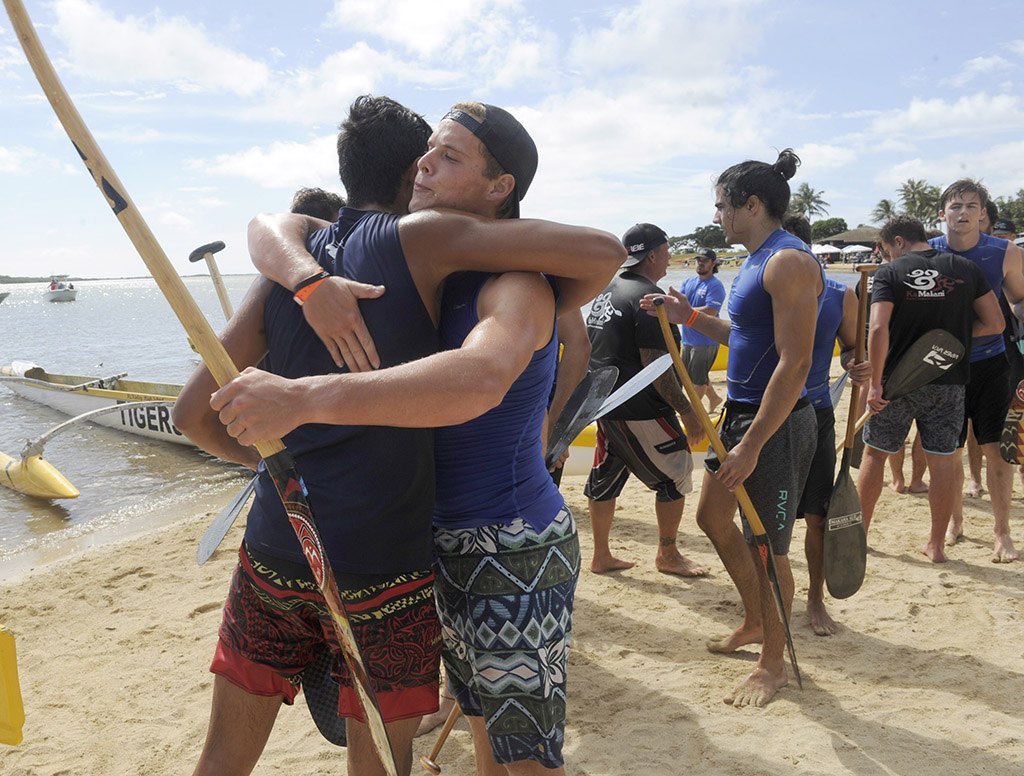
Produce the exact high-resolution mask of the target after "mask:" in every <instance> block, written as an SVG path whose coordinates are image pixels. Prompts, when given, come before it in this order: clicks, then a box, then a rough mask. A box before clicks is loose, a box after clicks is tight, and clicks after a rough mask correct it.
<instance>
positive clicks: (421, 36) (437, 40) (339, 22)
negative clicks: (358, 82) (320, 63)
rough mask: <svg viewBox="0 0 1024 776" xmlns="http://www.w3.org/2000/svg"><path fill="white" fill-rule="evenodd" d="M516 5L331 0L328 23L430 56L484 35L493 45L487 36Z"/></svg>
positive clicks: (498, 0)
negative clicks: (332, 2) (470, 38)
mask: <svg viewBox="0 0 1024 776" xmlns="http://www.w3.org/2000/svg"><path fill="white" fill-rule="evenodd" d="M518 6H519V4H518V3H517V2H514V1H509V0H433V2H430V3H425V2H423V1H422V0H390V2H387V3H368V2H365V0H335V2H334V8H333V9H332V10H331V12H330V14H328V17H327V21H326V24H327V25H328V26H335V27H340V28H342V29H345V30H356V31H359V32H365V33H370V34H371V35H375V36H379V37H381V38H383V39H384V40H387V41H390V42H392V43H396V44H398V45H399V46H402V47H403V48H405V49H406V50H408V51H410V52H413V53H414V54H416V55H418V56H421V57H428V56H432V55H435V54H439V53H442V52H445V53H447V52H448V50H451V49H454V50H459V49H461V48H463V47H464V45H465V41H464V40H462V41H460V40H459V39H460V37H461V38H465V37H470V36H472V37H476V38H477V39H478V40H479V37H480V36H481V34H483V35H484V36H486V37H487V38H489V39H490V40H491V42H497V39H496V38H492V37H491V34H492V33H493V32H494V31H497V30H500V29H502V28H503V26H504V25H503V20H504V19H505V16H504V14H503V12H514V11H516V10H518Z"/></svg>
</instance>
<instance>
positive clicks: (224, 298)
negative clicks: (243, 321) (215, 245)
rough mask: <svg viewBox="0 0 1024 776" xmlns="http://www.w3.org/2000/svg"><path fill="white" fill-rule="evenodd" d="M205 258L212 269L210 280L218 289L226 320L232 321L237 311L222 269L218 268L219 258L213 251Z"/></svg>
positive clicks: (218, 296)
mask: <svg viewBox="0 0 1024 776" xmlns="http://www.w3.org/2000/svg"><path fill="white" fill-rule="evenodd" d="M203 258H204V259H206V266H207V267H208V268H209V270H210V280H212V281H213V287H214V288H215V289H217V298H218V299H219V300H220V309H221V310H223V311H224V320H226V321H230V320H231V316H232V315H234V314H235V311H234V310H233V309H232V307H231V300H230V299H229V298H228V290H227V288H225V287H224V278H222V277H221V276H220V270H219V269H218V268H217V260H216V259H215V258H213V254H212V253H207V254H206V255H205V256H203Z"/></svg>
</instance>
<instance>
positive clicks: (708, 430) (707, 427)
mask: <svg viewBox="0 0 1024 776" xmlns="http://www.w3.org/2000/svg"><path fill="white" fill-rule="evenodd" d="M654 309H655V311H657V313H658V323H659V324H660V325H661V335H662V337H664V338H665V347H667V348H668V352H669V354H670V355H671V356H672V366H674V367H675V370H676V374H677V375H678V376H679V382H680V383H682V386H683V390H684V391H686V398H687V399H689V400H690V406H691V407H692V408H693V411H694V412H695V413H696V414H697V418H698V420H700V425H701V427H702V428H703V429H704V433H705V434H707V435H708V444H709V445H711V449H712V450H714V451H715V455H717V456H718V460H719V461H724V460H725V456H726V454H727V451H726V449H725V445H724V444H722V439H721V437H719V436H718V430H717V429H716V428H715V424H714V423H712V422H711V416H709V415H708V411H707V410H706V409H704V403H703V402H702V401H701V396H700V394H699V393H697V387H696V386H695V385H694V384H693V380H692V379H690V374H689V372H687V371H686V365H685V364H683V358H682V356H681V355H680V354H679V348H677V347H676V346H675V338H674V337H673V336H672V328H671V326H672V324H670V323H669V321H668V315H667V314H666V313H665V302H664V300H663V299H662V298H661V297H658V298H656V299H655V300H654ZM734 495H735V496H736V501H737V502H738V503H739V505H740V507H742V509H743V514H744V515H746V517H747V522H748V523H750V530H751V531H753V532H754V535H755V536H764V535H765V533H766V532H765V530H764V523H762V522H761V518H760V517H758V514H757V510H756V509H754V503H753V502H752V501H751V500H750V496H749V495H747V490H746V488H744V487H743V485H737V486H736V490H735V491H734Z"/></svg>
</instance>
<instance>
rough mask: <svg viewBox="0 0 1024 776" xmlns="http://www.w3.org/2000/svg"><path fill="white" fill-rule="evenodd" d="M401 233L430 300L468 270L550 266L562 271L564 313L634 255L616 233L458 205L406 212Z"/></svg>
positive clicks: (549, 270)
mask: <svg viewBox="0 0 1024 776" xmlns="http://www.w3.org/2000/svg"><path fill="white" fill-rule="evenodd" d="M398 234H399V237H400V239H401V241H402V249H403V251H404V252H405V256H406V260H407V261H408V262H409V269H410V271H411V272H412V273H413V278H414V279H415V280H416V284H417V286H418V287H419V288H420V293H421V294H422V295H423V298H424V302H426V303H428V306H429V305H431V303H432V301H434V299H433V298H432V295H431V291H432V290H433V294H434V297H436V289H437V288H438V287H439V286H440V284H441V282H442V281H443V280H444V279H445V278H446V277H447V276H448V275H450V274H451V273H453V272H457V271H460V270H477V271H481V272H508V271H512V270H517V271H528V272H544V273H547V274H548V275H553V276H555V277H557V278H559V289H560V294H559V299H558V311H559V313H561V312H564V311H567V310H572V309H574V308H579V307H581V306H582V305H584V304H586V303H587V302H588V301H590V300H591V299H593V298H594V297H595V296H597V294H598V293H600V292H601V291H602V290H604V288H605V287H606V286H607V285H608V283H609V282H610V281H611V279H612V276H613V275H614V274H615V271H616V270H617V269H618V268H619V267H620V266H622V263H623V262H624V261H625V260H626V249H625V248H623V247H622V243H621V242H620V241H619V239H618V238H617V237H615V236H614V235H612V234H610V233H608V232H604V231H601V230H600V229H592V228H590V227H584V226H567V225H565V224H558V223H555V222H553V221H541V220H537V219H519V218H516V219H504V220H495V219H492V218H484V217H482V216H477V215H472V214H470V213H461V212H456V211H453V210H423V211H420V212H418V213H414V214H412V215H409V216H405V217H404V218H402V220H401V221H400V222H399V227H398Z"/></svg>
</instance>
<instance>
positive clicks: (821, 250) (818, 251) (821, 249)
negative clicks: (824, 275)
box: [811, 243, 842, 256]
mask: <svg viewBox="0 0 1024 776" xmlns="http://www.w3.org/2000/svg"><path fill="white" fill-rule="evenodd" d="M811 250H812V251H813V252H814V255H815V256H819V255H826V254H829V253H842V251H841V250H839V249H838V248H837V247H836V246H834V245H828V244H827V243H826V244H825V245H812V246H811Z"/></svg>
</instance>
